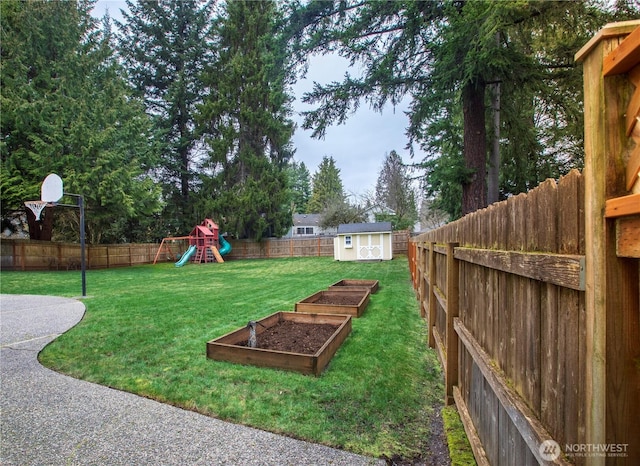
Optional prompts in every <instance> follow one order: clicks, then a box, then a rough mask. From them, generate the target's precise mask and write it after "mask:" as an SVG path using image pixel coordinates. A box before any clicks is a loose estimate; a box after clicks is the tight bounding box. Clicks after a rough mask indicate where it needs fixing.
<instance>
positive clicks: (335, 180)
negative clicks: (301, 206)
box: [307, 155, 346, 214]
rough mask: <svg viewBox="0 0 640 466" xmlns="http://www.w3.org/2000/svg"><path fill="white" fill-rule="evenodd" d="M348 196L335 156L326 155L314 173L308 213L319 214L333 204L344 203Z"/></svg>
mask: <svg viewBox="0 0 640 466" xmlns="http://www.w3.org/2000/svg"><path fill="white" fill-rule="evenodd" d="M345 202H346V196H345V193H344V188H343V186H342V179H340V169H339V168H338V167H336V161H335V160H334V159H333V157H328V156H326V155H325V156H324V157H322V162H320V165H318V170H317V171H316V172H315V173H314V174H313V190H312V192H311V199H309V202H308V204H307V213H309V214H317V213H321V212H323V211H325V210H326V209H327V208H328V207H331V206H332V205H333V206H335V205H339V204H344V203H345Z"/></svg>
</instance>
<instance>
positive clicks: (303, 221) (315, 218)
mask: <svg viewBox="0 0 640 466" xmlns="http://www.w3.org/2000/svg"><path fill="white" fill-rule="evenodd" d="M321 217H322V216H321V215H320V214H293V225H294V226H320V219H321Z"/></svg>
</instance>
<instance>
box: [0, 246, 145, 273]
mask: <svg viewBox="0 0 640 466" xmlns="http://www.w3.org/2000/svg"><path fill="white" fill-rule="evenodd" d="M0 249H1V251H2V263H1V267H2V269H3V270H70V269H73V270H75V269H78V270H79V269H80V245H79V244H77V243H54V242H51V241H31V240H12V239H3V240H2V242H1V243H0ZM157 250H158V245H157V244H108V245H107V244H104V245H97V246H87V248H86V261H87V268H90V269H106V268H111V267H129V266H132V265H140V264H150V263H152V262H153V258H154V257H155V254H156V251H157Z"/></svg>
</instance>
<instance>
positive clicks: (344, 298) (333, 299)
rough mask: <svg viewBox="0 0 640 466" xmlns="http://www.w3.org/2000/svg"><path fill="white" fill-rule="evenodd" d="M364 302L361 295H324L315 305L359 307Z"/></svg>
mask: <svg viewBox="0 0 640 466" xmlns="http://www.w3.org/2000/svg"><path fill="white" fill-rule="evenodd" d="M360 301H362V295H361V294H349V293H340V294H333V295H322V296H320V297H319V298H318V299H317V300H316V301H314V302H313V304H333V305H338V306H357V305H358V304H360Z"/></svg>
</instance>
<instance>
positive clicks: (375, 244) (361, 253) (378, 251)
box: [358, 235, 383, 260]
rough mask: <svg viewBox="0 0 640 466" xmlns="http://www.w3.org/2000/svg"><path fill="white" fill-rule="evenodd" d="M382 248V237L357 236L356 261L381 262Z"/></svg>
mask: <svg viewBox="0 0 640 466" xmlns="http://www.w3.org/2000/svg"><path fill="white" fill-rule="evenodd" d="M374 240H377V241H374ZM382 248H383V242H382V235H380V236H379V237H378V236H372V235H358V260H381V259H382V257H383V254H382Z"/></svg>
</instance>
